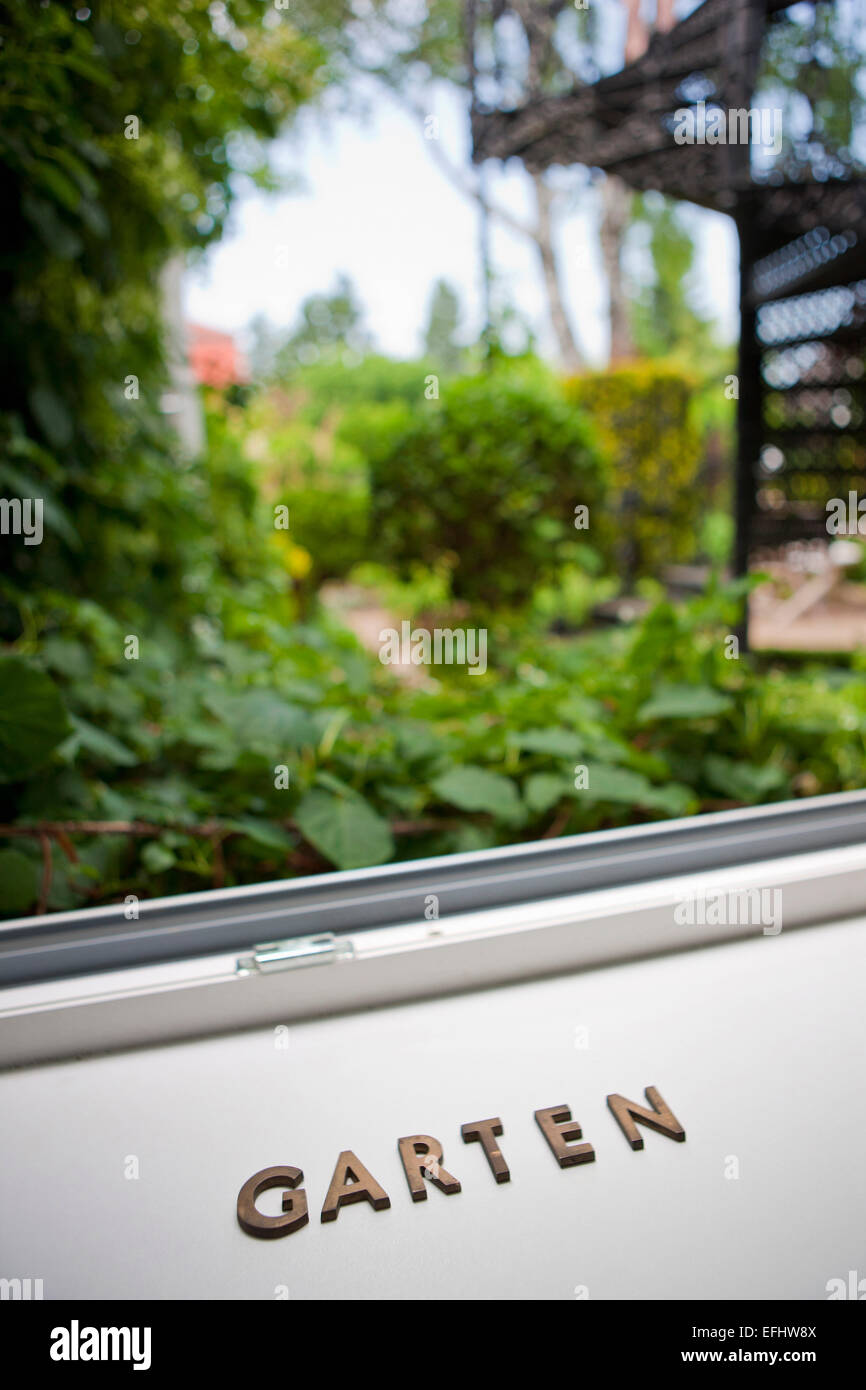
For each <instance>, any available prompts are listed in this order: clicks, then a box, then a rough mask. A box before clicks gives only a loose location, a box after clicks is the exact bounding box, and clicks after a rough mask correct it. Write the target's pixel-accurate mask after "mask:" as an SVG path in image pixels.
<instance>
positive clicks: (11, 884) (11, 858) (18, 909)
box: [0, 849, 39, 917]
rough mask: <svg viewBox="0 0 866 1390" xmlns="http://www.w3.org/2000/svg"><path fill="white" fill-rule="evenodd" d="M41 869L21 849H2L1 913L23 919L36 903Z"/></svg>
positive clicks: (0, 874)
mask: <svg viewBox="0 0 866 1390" xmlns="http://www.w3.org/2000/svg"><path fill="white" fill-rule="evenodd" d="M38 893H39V869H38V868H37V865H36V861H35V860H34V859H30V858H28V856H27V855H26V854H22V853H21V851H20V849H0V913H2V914H3V915H4V916H6V917H22V916H23V915H24V913H26V912H27V911H28V910H29V909H30V908H31V907H32V906H33V904H34V903H35V902H36V898H37V895H38Z"/></svg>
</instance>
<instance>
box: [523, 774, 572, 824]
mask: <svg viewBox="0 0 866 1390" xmlns="http://www.w3.org/2000/svg"><path fill="white" fill-rule="evenodd" d="M571 790H572V784H571V783H570V782H569V781H568V779H567V778H565V777H561V776H559V775H558V774H557V773H555V772H534V773H533V774H532V776H531V777H527V779H526V781H525V782H524V784H523V799H524V801H525V802H526V804H527V806H528V807H529V809H530V811H533V812H534V813H535V814H536V815H539V816H540V815H543V814H544V812H545V811H549V810H550V808H551V806H555V805H556V803H557V802H558V801H561V800H562V798H563V797H564V796H568V794H569V792H570V791H571Z"/></svg>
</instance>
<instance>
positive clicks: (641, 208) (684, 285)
mask: <svg viewBox="0 0 866 1390" xmlns="http://www.w3.org/2000/svg"><path fill="white" fill-rule="evenodd" d="M632 209H633V210H632V220H631V227H632V228H633V229H634V230H635V231H636V232H637V233H638V234H639V235H640V236H642V238H643V240H644V241H645V243H646V249H647V251H648V252H649V256H650V260H651V263H652V276H651V279H650V280H649V283H648V284H646V285H643V286H641V287H640V289H639V290H638V291H637V293H636V294H635V296H634V298H633V300H632V305H631V320H632V323H631V328H632V335H633V337H634V341H635V346H636V347H637V349H638V351H639V352H640V353H641V355H642V356H646V357H670V356H671V355H673V354H675V353H678V352H680V353H687V354H688V355H689V357H690V358H691V359H692V360H695V359H697V360H699V359H700V358H701V356H702V355H703V354H704V353H705V352H706V350H707V349H708V348H709V347H710V346H711V336H712V335H711V326H710V323H709V321H708V320H707V319H705V318H703V317H702V316H701V314H700V313H698V312H697V310H696V309H695V308H694V307H693V301H694V298H695V284H694V259H695V243H694V240H693V238H692V234H691V232H690V230H689V228H688V225H687V222H686V220H685V219H686V218H687V217H688V212H687V211H685V212H684V210H683V208H682V207H681V205H679V204H677V203H675V202H673V201H672V200H671V199H669V198H663V197H662V196H661V194H658V193H649V194H638V195H637V196H636V197H635V199H634V201H633V204H632Z"/></svg>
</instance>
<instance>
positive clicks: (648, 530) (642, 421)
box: [565, 362, 701, 587]
mask: <svg viewBox="0 0 866 1390" xmlns="http://www.w3.org/2000/svg"><path fill="white" fill-rule="evenodd" d="M694 390H695V383H694V381H693V380H692V379H691V378H690V377H689V376H687V375H686V374H684V373H683V372H682V371H680V370H679V369H678V368H675V367H672V366H670V365H666V364H664V363H659V362H640V363H635V364H631V365H629V366H625V367H617V368H614V369H613V370H612V371H608V372H590V373H587V374H586V375H584V376H579V377H574V378H572V379H571V380H570V381H568V382H567V383H566V385H565V394H566V397H567V399H568V400H569V401H571V402H572V403H573V404H574V405H575V406H577V407H578V408H579V409H580V410H581V411H583V412H585V414H586V415H588V416H589V418H590V419H591V421H592V424H593V426H594V428H595V431H596V435H597V437H598V440H599V444H600V446H601V449H602V452H603V457H604V462H605V465H606V474H607V483H608V498H609V505H608V507H607V509H606V513H605V516H604V518H602V519H601V525H600V528H599V530H598V531H597V532H595V533H594V534H593V540H594V541H595V542H596V543H598V544H601V545H602V546H603V548H604V549H605V551H606V552H607V553H608V555H610V556H611V557H612V559H613V560H614V561H615V563H616V567H617V569H618V570H619V572H620V574H621V575H622V576H623V579H624V580H625V582H626V584H627V586H628V587H631V586H632V585H633V584H634V581H635V580H636V579H637V578H638V577H640V576H642V575H653V576H658V574H659V571H660V569H661V567H662V566H663V565H665V564H670V563H671V561H675V560H687V559H690V558H691V556H692V555H693V553H694V548H695V534H696V531H697V530H698V528H699V524H700V519H701V490H700V488H699V487H697V481H698V475H699V471H700V467H701V442H700V435H699V432H698V430H697V428H696V426H695V423H694V418H693V411H692V397H693V393H694Z"/></svg>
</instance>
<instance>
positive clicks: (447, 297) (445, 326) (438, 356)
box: [424, 280, 462, 372]
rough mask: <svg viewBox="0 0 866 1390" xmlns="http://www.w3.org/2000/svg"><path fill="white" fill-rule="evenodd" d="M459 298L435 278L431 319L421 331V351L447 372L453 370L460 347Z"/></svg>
mask: <svg viewBox="0 0 866 1390" xmlns="http://www.w3.org/2000/svg"><path fill="white" fill-rule="evenodd" d="M459 323H460V301H459V299H458V297H457V294H456V292H455V291H454V290H453V289H452V287H451V286H450V285H449V283H448V281H447V280H437V281H436V284H435V285H434V286H433V294H432V297H431V301H430V318H429V321H428V323H427V329H426V332H425V334H424V351H425V353H426V355H427V356H428V357H429V358H431V360H432V361H433V362H435V363H436V364H437V365H438V366H440V367H442V369H443V370H444V371H446V372H456V371H457V370H458V368H459V366H460V357H461V353H462V349H461V346H460V344H459V343H458V342H457V338H456V334H457V328H458V325H459Z"/></svg>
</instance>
